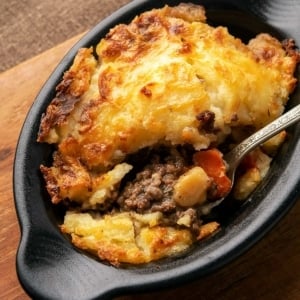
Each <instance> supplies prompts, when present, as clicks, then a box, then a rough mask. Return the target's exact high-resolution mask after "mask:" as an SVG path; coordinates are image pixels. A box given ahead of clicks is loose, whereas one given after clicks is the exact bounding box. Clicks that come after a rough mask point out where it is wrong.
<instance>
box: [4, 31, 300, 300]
mask: <svg viewBox="0 0 300 300" xmlns="http://www.w3.org/2000/svg"><path fill="white" fill-rule="evenodd" d="M78 38H79V36H76V37H74V38H73V39H71V40H68V41H66V42H65V43H63V44H61V45H58V46H57V47H55V48H53V49H51V50H49V51H47V52H45V53H43V54H41V55H39V56H36V57H34V58H32V59H30V60H28V61H26V62H24V63H22V64H20V65H18V66H16V67H14V68H12V69H10V70H8V71H6V72H4V73H2V74H0V97H1V106H0V107H1V109H0V170H1V171H0V274H1V276H0V299H29V297H28V296H27V295H26V293H25V292H24V291H23V289H22V287H21V285H20V283H19V281H18V278H17V274H16V270H15V256H16V250H17V247H18V242H19V238H20V232H19V226H18V221H17V217H16V213H15V209H14V199H13V191H12V168H13V159H14V152H15V147H16V143H17V139H18V135H19V133H20V129H21V126H22V124H23V121H24V118H25V116H26V113H27V112H28V110H29V108H30V105H31V104H32V102H33V100H34V98H35V96H36V94H37V93H38V91H39V89H40V88H41V87H42V85H43V83H44V82H45V80H46V79H47V78H48V76H49V75H50V73H51V72H52V70H53V69H54V67H55V66H56V64H57V63H58V62H59V61H60V59H61V58H62V57H63V55H64V54H65V53H66V51H67V50H68V49H69V48H70V47H71V46H72V45H73V44H74V43H75V41H77V40H78ZM297 171H298V169H297ZM274 200H275V199H274ZM153 297H154V298H155V299H157V300H159V299H168V298H169V299H198V300H209V299H218V300H220V299H228V300H232V299H239V300H243V299H245V300H246V299H251V300H254V299H255V300H259V299H263V300H268V299H270V300H274V299H275V300H276V299H278V300H279V299H280V300H281V299H285V300H289V299H290V300H297V299H300V203H299V202H298V203H297V204H296V205H295V206H294V208H293V209H292V210H291V211H290V212H289V213H288V215H286V216H285V218H284V219H283V220H282V221H281V222H280V223H279V224H278V225H277V226H276V227H275V228H274V229H273V230H272V232H271V233H269V234H268V235H267V236H266V237H265V238H264V239H263V240H262V241H261V242H259V243H258V244H256V245H255V246H254V247H253V248H252V249H250V250H249V251H248V252H247V253H246V254H244V255H243V256H242V257H240V258H238V259H237V260H235V261H234V262H232V263H231V264H229V265H228V266H226V267H225V268H223V269H221V270H219V271H218V272H216V273H214V274H212V275H210V276H208V277H206V278H202V279H200V280H197V281H195V282H191V283H189V284H187V285H185V286H180V287H176V288H174V289H171V290H163V291H157V292H154V293H147V294H142V295H135V296H134V295H132V296H122V297H119V298H118V299H119V300H121V299H122V300H129V299H144V300H145V299H149V300H150V299H153Z"/></svg>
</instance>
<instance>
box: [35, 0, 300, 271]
mask: <svg viewBox="0 0 300 300" xmlns="http://www.w3.org/2000/svg"><path fill="white" fill-rule="evenodd" d="M205 21H206V17H205V11H204V9H203V7H201V6H197V5H194V4H181V5H179V6H176V7H169V6H165V7H163V8H161V9H153V10H151V11H148V12H145V13H143V14H141V15H140V16H137V17H136V18H134V20H133V21H132V22H131V23H130V24H128V25H125V24H120V25H118V26H116V27H114V28H112V29H111V30H110V31H109V33H108V34H107V35H106V37H105V38H104V39H102V40H101V41H100V42H99V44H98V45H97V46H96V49H95V50H96V53H97V56H98V60H97V59H96V58H95V57H94V56H93V50H92V49H91V48H90V49H81V50H80V51H79V53H78V54H77V56H76V58H75V60H74V63H73V65H72V66H71V68H70V70H68V71H67V72H66V73H65V75H64V77H63V80H62V82H61V83H60V84H59V85H58V87H57V94H56V97H55V98H54V99H53V101H52V102H51V104H50V105H49V107H48V108H47V111H46V113H45V115H43V117H42V120H41V125H40V131H39V135H38V141H39V142H47V143H55V144H57V151H56V153H55V154H54V160H53V164H52V165H51V166H49V167H46V166H41V171H42V173H43V175H44V178H45V181H46V184H47V190H48V192H49V194H50V196H51V198H52V202H53V203H59V202H60V201H63V200H65V199H67V200H69V201H73V202H76V203H77V204H79V206H80V208H81V209H83V210H86V209H96V208H97V207H99V205H104V204H105V203H106V202H108V203H111V202H113V201H115V198H114V194H115V193H117V192H118V188H119V186H120V184H121V181H122V180H123V178H124V177H125V175H126V174H127V173H128V172H129V171H130V170H131V168H132V166H131V165H130V164H129V163H128V162H127V161H126V159H127V157H128V156H129V155H132V154H135V153H137V152H138V151H140V150H141V149H145V148H147V147H149V148H151V147H156V146H161V145H164V146H170V147H171V146H172V147H173V146H178V145H184V146H186V145H189V147H190V148H193V149H194V150H195V151H199V150H203V149H207V148H209V147H212V145H213V146H214V147H215V146H218V145H220V144H221V143H223V142H224V140H225V139H226V138H227V137H228V136H229V135H230V134H232V137H234V135H236V136H237V135H241V131H243V130H239V129H240V128H245V127H251V128H253V130H255V129H258V128H260V127H262V126H264V125H265V124H267V123H268V122H270V121H272V120H273V119H274V118H276V117H278V116H279V115H280V114H281V113H282V111H283V109H284V105H285V104H286V102H287V100H288V97H289V94H290V93H291V92H292V91H293V89H294V87H295V85H296V78H295V77H294V76H293V73H294V70H295V67H296V65H297V63H298V62H299V57H300V56H299V52H298V51H296V50H295V45H294V43H293V42H292V41H291V40H289V41H285V42H284V43H283V44H282V43H280V42H279V41H278V40H276V39H275V38H273V37H271V36H270V35H268V34H260V35H258V36H257V37H256V38H254V39H252V40H251V41H250V42H249V44H248V45H245V44H243V43H242V41H241V40H240V39H238V38H235V37H233V36H232V35H230V34H229V32H228V30H227V29H226V28H225V27H221V26H220V27H216V28H214V27H212V26H209V25H208V24H206V23H205ZM189 168H190V169H191V168H192V166H189ZM203 172H204V171H203ZM203 172H202V171H201V172H200V170H199V172H197V174H196V175H197V176H196V175H195V174H194V175H195V176H189V177H188V178H189V179H190V180H192V179H193V178H194V179H195V178H196V179H197V180H199V181H200V179H201V180H202V179H203V178H204V177H203V176H202V175H201V174H202V173H203ZM186 173H187V172H186ZM186 173H185V174H186ZM189 175H191V174H189ZM200 175H201V176H200ZM248 177H249V176H248ZM184 178H185V177H184ZM248 181H249V180H248ZM206 182H207V186H206V185H205V188H204V191H203V194H201V201H202V198H203V201H204V202H205V201H206V196H207V189H208V188H209V186H210V184H211V179H208V180H206ZM181 183H182V182H181ZM183 183H184V184H183V186H184V187H189V184H186V182H185V181H184V182H183ZM244 186H245V185H243V187H242V188H244ZM177 187H178V185H177ZM187 189H188V188H183V189H182V190H184V191H185V190H187ZM202 196H203V197H202ZM199 198H200V197H199ZM192 200H193V199H192ZM189 203H193V205H194V202H193V201H191V202H189ZM73 217H74V216H73ZM73 217H71V219H72V218H73ZM142 217H145V216H143V215H141V216H138V215H135V217H132V216H129V215H128V214H127V215H122V213H116V214H112V215H106V216H105V217H104V220H103V219H101V221H100V220H98V219H97V220H92V219H88V220H86V216H82V215H80V214H79V215H76V216H75V217H74V219H72V220H71V221H70V219H68V218H69V216H67V217H66V219H65V223H64V225H63V226H62V231H63V232H65V233H68V234H70V235H72V240H73V242H74V244H75V245H77V246H78V247H80V248H83V249H88V250H89V251H91V252H93V253H96V254H97V255H98V256H99V257H100V258H101V259H105V260H108V261H110V262H111V263H113V264H116V265H117V264H118V263H119V262H130V263H145V262H148V261H151V260H154V259H159V258H161V257H163V256H166V255H172V254H174V253H176V252H180V251H182V250H183V249H186V248H187V247H188V246H189V245H190V244H191V243H192V242H193V241H192V239H193V238H192V235H191V228H188V227H189V226H190V224H191V222H190V220H191V218H192V216H191V215H189V214H183V217H182V218H181V219H180V224H179V223H177V224H176V226H177V225H178V226H179V225H180V226H181V225H182V226H186V228H188V229H186V228H185V229H184V230H182V231H181V230H178V228H177V227H167V226H160V225H159V224H155V225H153V224H154V223H155V222H156V221H157V220H156V219H155V220H156V221H155V222H154V221H153V220H152V221H151V222H152V223H151V224H152V225H150V223H149V224H148V223H147V222H148V221H145V220H144V221H141V220H137V219H138V218H142ZM110 218H116V219H114V220H115V221H116V223H115V224H119V223H118V222H120V224H121V225H120V226H119V227H118V226H117V225H112V223H111V219H110ZM81 221H82V222H83V223H81ZM76 222H77V223H78V224H77V223H76ZM98 222H100V223H99V224H101V226H103V232H105V231H106V230H107V232H110V230H112V232H115V229H113V228H114V226H117V227H118V228H119V230H121V232H122V228H127V229H128V234H129V233H130V234H131V235H126V234H125V232H123V234H124V235H126V236H127V238H128V239H127V242H128V241H130V243H129V242H128V243H127V242H126V239H125V240H123V239H124V238H125V237H123V236H122V235H121V236H119V237H118V239H120V244H118V243H115V242H114V241H111V240H110V238H109V237H107V236H102V233H103V232H102V233H101V232H100V231H99V229H97V228H98V227H97V226H98V225H99V224H98ZM103 222H104V223H103ZM145 222H146V224H148V225H147V226H144V225H142V224H145ZM74 224H75V225H74ZM94 224H97V226H96V227H94ZM137 224H139V225H137ZM99 226H100V225H99ZM101 226H100V227H101ZM124 226H125V227H124ZM126 226H127V227H126ZM180 226H179V227H180ZM218 226H219V224H217V223H215V222H212V223H209V224H204V225H202V226H200V228H199V234H198V235H197V236H198V239H199V240H201V239H203V238H205V237H206V236H209V235H211V234H212V233H213V232H215V231H216V230H217V229H218ZM126 243H127V244H126ZM120 245H121V246H120Z"/></svg>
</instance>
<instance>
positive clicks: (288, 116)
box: [224, 104, 300, 175]
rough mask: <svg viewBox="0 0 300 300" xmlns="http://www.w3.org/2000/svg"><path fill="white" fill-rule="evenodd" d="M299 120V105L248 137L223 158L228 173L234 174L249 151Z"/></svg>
mask: <svg viewBox="0 0 300 300" xmlns="http://www.w3.org/2000/svg"><path fill="white" fill-rule="evenodd" d="M299 120H300V104H298V105H297V106H295V107H294V108H292V109H291V110H289V111H288V112H286V113H285V114H283V115H282V116H280V117H279V118H277V119H276V120H274V121H273V122H271V123H269V124H268V125H266V126H265V127H263V128H262V129H260V130H258V131H257V132H255V133H254V134H252V135H251V136H249V137H248V138H247V139H245V140H244V141H243V142H242V143H240V144H238V145H237V146H236V147H235V148H233V149H232V150H231V151H230V152H228V153H227V154H226V155H225V156H224V160H225V161H226V162H227V164H228V166H229V170H228V173H229V174H230V173H231V172H234V170H235V169H236V167H237V166H238V165H239V163H240V162H241V160H242V159H243V157H244V156H245V155H246V154H247V153H249V152H250V151H251V150H253V149H254V148H256V147H257V146H259V145H260V144H262V143H263V142H265V141H266V140H268V139H270V138H271V137H273V136H274V135H276V134H277V133H279V132H280V131H282V130H283V129H285V128H287V127H288V126H290V125H292V124H294V123H296V122H297V121H299ZM230 175H231V174H230Z"/></svg>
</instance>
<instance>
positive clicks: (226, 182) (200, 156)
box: [194, 148, 231, 199]
mask: <svg viewBox="0 0 300 300" xmlns="http://www.w3.org/2000/svg"><path fill="white" fill-rule="evenodd" d="M222 156H223V155H222V153H221V152H220V151H219V150H218V149H215V148H214V149H209V150H203V151H199V152H197V153H195V154H194V163H195V164H196V165H198V166H200V167H201V168H202V169H204V171H205V172H206V174H207V175H208V176H209V177H211V178H212V179H213V181H214V183H215V185H216V192H215V193H214V198H216V199H217V198H221V197H223V196H225V195H226V194H227V193H228V192H229V191H230V188H231V180H230V179H229V178H228V177H227V176H226V165H225V162H224V160H223V158H222Z"/></svg>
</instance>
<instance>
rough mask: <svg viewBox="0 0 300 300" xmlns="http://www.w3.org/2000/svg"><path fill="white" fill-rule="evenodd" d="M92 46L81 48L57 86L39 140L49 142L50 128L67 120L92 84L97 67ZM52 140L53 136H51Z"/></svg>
mask: <svg viewBox="0 0 300 300" xmlns="http://www.w3.org/2000/svg"><path fill="white" fill-rule="evenodd" d="M92 51H93V50H92V48H89V49H81V50H79V52H78V54H77V55H76V58H75V60H74V63H73V65H72V67H71V68H70V70H68V71H67V72H66V73H65V74H64V77H63V80H62V81H61V83H60V84H59V85H58V86H57V88H56V97H55V98H54V99H53V100H52V102H51V104H50V105H49V106H48V108H47V111H46V114H44V115H43V116H42V120H41V125H40V130H39V133H38V141H39V142H44V141H46V140H47V142H49V134H50V130H51V129H53V128H56V127H59V126H61V125H63V124H65V123H66V122H67V118H68V116H69V115H70V113H71V111H73V109H74V107H75V104H76V103H77V102H78V101H80V97H81V96H82V95H83V94H84V92H85V91H86V90H87V89H88V87H89V85H90V79H91V74H92V73H93V72H94V70H95V67H96V61H95V58H94V57H93V55H92ZM50 140H51V138H50ZM54 142H55V141H54Z"/></svg>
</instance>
